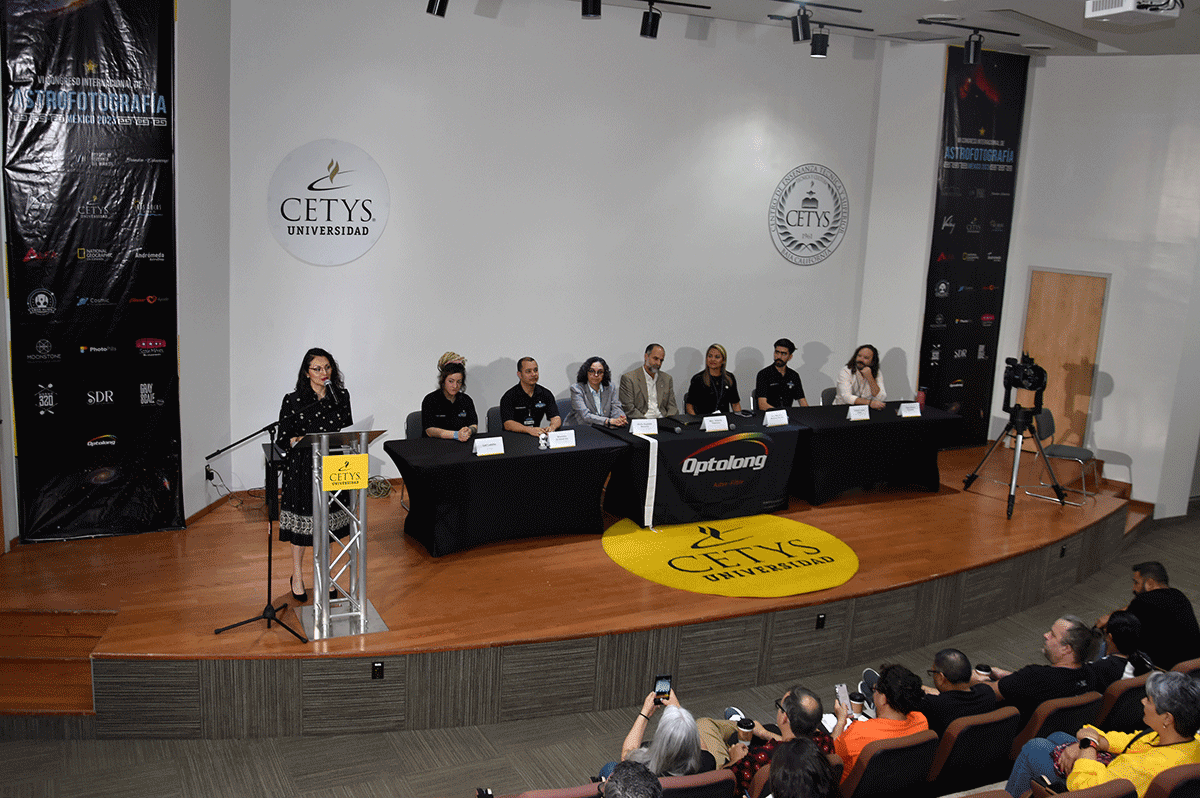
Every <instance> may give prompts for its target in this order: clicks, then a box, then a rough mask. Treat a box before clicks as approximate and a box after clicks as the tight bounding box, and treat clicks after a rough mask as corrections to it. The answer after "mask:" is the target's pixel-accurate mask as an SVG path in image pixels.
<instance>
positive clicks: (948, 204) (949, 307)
mask: <svg viewBox="0 0 1200 798" xmlns="http://www.w3.org/2000/svg"><path fill="white" fill-rule="evenodd" d="M1028 70H1029V59H1028V58H1027V57H1025V56H1019V55H1009V54H1006V53H994V52H983V53H981V55H980V58H979V63H978V64H964V63H963V51H962V49H961V48H957V47H951V48H949V51H948V55H947V66H946V102H945V109H944V111H943V118H942V163H941V167H940V169H939V170H938V192H937V202H936V211H935V215H934V223H933V243H932V246H931V248H930V254H929V284H928V286H927V289H926V295H925V326H924V334H923V335H922V337H921V365H920V369H919V371H918V378H917V383H918V385H919V386H920V387H921V389H922V390H924V391H925V401H926V403H927V404H930V405H932V406H933V407H938V408H941V409H943V410H950V411H952V412H955V413H959V414H961V415H962V417H963V419H964V423H963V424H962V426H961V428H960V431H961V439H960V440H958V441H955V442H953V443H952V444H951V445H964V446H965V445H974V444H981V443H984V442H985V441H986V440H987V433H988V424H989V415H990V413H991V405H992V388H993V383H994V381H995V373H996V358H997V357H999V356H1000V355H999V354H998V353H997V351H996V349H997V343H998V342H999V339H1000V304H1001V300H1002V299H1003V297H1004V272H1005V269H1006V267H1007V265H1008V242H1009V234H1010V231H1011V228H1012V217H1013V190H1014V188H1015V186H1016V181H1017V162H1018V158H1017V156H1018V148H1019V146H1020V140H1021V124H1022V118H1023V116H1024V110H1025V82H1026V75H1027V73H1028Z"/></svg>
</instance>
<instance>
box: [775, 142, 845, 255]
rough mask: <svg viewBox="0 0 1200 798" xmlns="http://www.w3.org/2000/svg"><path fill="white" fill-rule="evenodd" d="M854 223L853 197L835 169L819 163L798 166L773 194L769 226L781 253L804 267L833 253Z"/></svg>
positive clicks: (776, 246) (776, 247)
mask: <svg viewBox="0 0 1200 798" xmlns="http://www.w3.org/2000/svg"><path fill="white" fill-rule="evenodd" d="M849 222H850V198H849V197H848V196H847V195H846V187H845V186H843V185H842V181H841V179H840V178H839V177H838V176H837V175H836V174H834V173H833V171H832V170H831V169H829V168H828V167H825V166H821V165H820V164H816V163H806V164H804V165H803V166H797V167H796V168H795V169H793V170H792V171H790V172H788V173H787V176H786V177H784V178H783V180H781V181H780V182H779V185H778V186H776V188H775V193H774V194H773V195H772V197H771V209H770V212H769V213H768V215H767V226H768V227H769V228H770V231H771V240H772V241H773V242H774V243H775V249H777V250H779V254H780V255H782V256H783V257H785V258H787V259H788V260H790V261H791V262H792V263H795V264H798V265H800V266H811V265H813V264H814V263H820V262H821V261H823V260H825V259H826V258H828V257H829V256H830V255H832V254H833V251H834V250H835V249H837V247H838V244H840V243H842V238H844V237H845V235H846V227H847V225H848V224H849Z"/></svg>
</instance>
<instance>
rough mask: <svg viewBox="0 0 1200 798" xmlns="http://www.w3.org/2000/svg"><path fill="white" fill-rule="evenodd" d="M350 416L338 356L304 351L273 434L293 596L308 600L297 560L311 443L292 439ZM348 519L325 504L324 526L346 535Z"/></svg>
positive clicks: (308, 523) (307, 510) (308, 544)
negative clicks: (279, 453) (280, 453)
mask: <svg viewBox="0 0 1200 798" xmlns="http://www.w3.org/2000/svg"><path fill="white" fill-rule="evenodd" d="M351 420H352V416H351V413H350V394H349V393H348V392H347V391H346V389H345V387H344V386H343V385H342V372H341V370H339V369H338V365H337V361H336V360H334V359H333V355H331V354H329V353H328V352H326V351H325V350H324V349H318V348H313V349H310V350H308V351H307V352H306V353H305V354H304V362H303V363H301V364H300V374H299V376H298V377H296V390H294V391H292V392H291V393H289V394H288V395H287V396H285V397H283V405H282V406H281V407H280V408H279V432H278V437H277V439H276V440H277V442H278V444H279V448H281V449H283V450H284V452H285V453H286V458H285V460H284V466H283V498H282V499H280V502H279V540H280V541H282V542H291V544H292V597H293V598H295V599H296V601H307V600H308V590H307V589H306V588H305V587H304V570H303V567H302V562H303V556H304V549H305V548H312V545H313V497H312V491H313V468H312V447H311V446H308V445H305V446H295V444H296V442H297V441H299V440H300V439H301V438H303V437H304V436H305V435H306V434H308V433H310V432H337V431H338V430H340V429H342V428H343V427H346V426H349V425H350V423H351ZM293 447H294V448H293ZM349 524H350V516H349V514H348V513H346V512H345V511H344V510H341V509H338V510H334V509H333V508H330V513H329V526H330V528H331V529H332V530H334V532H335V534H337V536H338V537H344V536H345V535H347V534H349V531H350V530H349ZM330 592H331V594H332V591H330Z"/></svg>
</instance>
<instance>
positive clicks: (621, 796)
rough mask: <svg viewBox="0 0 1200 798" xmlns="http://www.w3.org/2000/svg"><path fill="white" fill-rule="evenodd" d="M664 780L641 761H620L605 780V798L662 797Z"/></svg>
mask: <svg viewBox="0 0 1200 798" xmlns="http://www.w3.org/2000/svg"><path fill="white" fill-rule="evenodd" d="M662 794H663V788H662V782H661V781H659V780H658V777H657V776H655V775H654V774H653V773H651V772H650V769H649V768H648V767H646V766H645V765H643V764H642V763H641V762H631V761H629V760H626V761H624V762H618V763H617V766H616V767H614V768H613V771H612V774H611V775H610V776H609V777H608V780H607V781H605V782H604V798H662Z"/></svg>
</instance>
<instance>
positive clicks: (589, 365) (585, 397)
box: [566, 357, 629, 427]
mask: <svg viewBox="0 0 1200 798" xmlns="http://www.w3.org/2000/svg"><path fill="white" fill-rule="evenodd" d="M628 423H629V419H627V418H626V417H625V411H624V410H623V409H622V408H621V400H620V399H619V398H618V397H617V386H615V385H613V384H612V372H610V371H609V370H608V364H607V363H605V362H604V358H602V357H589V358H588V359H587V360H585V361H584V363H583V365H582V366H580V367H579V373H578V374H577V375H575V384H574V385H572V386H571V412H570V413H568V414H567V421H566V426H568V427H573V426H578V425H583V424H595V425H597V426H601V427H623V426H625V425H626V424H628Z"/></svg>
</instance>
